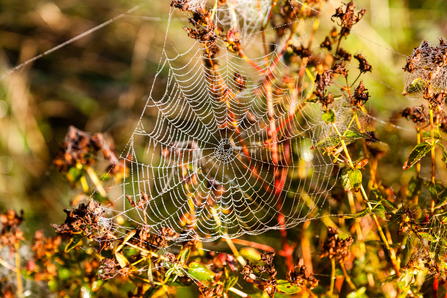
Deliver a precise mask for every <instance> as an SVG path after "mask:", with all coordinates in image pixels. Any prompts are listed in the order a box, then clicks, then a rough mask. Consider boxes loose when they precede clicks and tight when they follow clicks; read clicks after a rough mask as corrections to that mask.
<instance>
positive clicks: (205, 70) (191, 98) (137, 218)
mask: <svg viewBox="0 0 447 298" xmlns="http://www.w3.org/2000/svg"><path fill="white" fill-rule="evenodd" d="M193 2H194V3H195V4H197V7H198V8H199V7H200V5H201V3H202V4H203V1H193ZM232 3H233V4H234V10H233V11H234V12H236V16H237V17H238V18H240V22H239V24H242V25H243V26H242V27H243V28H245V29H244V30H245V31H243V32H242V34H241V42H242V43H243V44H244V43H245V44H246V43H248V42H253V38H256V36H257V37H259V34H256V32H255V30H256V29H255V28H259V22H261V21H262V19H260V18H259V17H256V15H257V14H261V15H263V16H266V15H267V14H268V9H269V7H270V5H271V2H270V1H235V0H233V1H232ZM257 3H260V4H261V9H258V8H256V9H254V10H253V6H252V5H253V4H256V5H257ZM225 7H227V6H225ZM249 8H250V9H252V10H250V9H249ZM231 13H233V12H232V11H230V10H228V8H225V9H223V8H219V9H218V10H217V12H216V16H215V17H216V18H217V22H218V23H220V24H223V25H224V26H231V22H232V21H234V15H233V16H231ZM243 14H248V15H250V16H252V19H251V18H247V17H244V15H243ZM257 33H259V32H257ZM244 35H245V36H246V38H245V39H244ZM168 39H169V36H168ZM191 43H192V45H191V47H189V48H188V49H187V50H186V51H184V52H182V53H178V52H177V54H176V55H169V54H168V52H172V51H171V50H170V48H169V46H165V48H164V49H163V54H162V57H161V60H160V64H159V69H158V72H157V74H156V76H155V81H154V83H153V90H152V91H151V95H150V96H149V98H148V100H147V103H146V106H145V109H144V111H143V113H142V115H141V118H140V121H139V123H138V125H137V127H136V129H135V131H134V132H133V134H132V137H131V140H130V141H129V144H128V147H127V149H126V150H125V151H124V152H125V153H124V154H123V155H122V160H123V162H124V163H125V166H126V168H127V170H128V171H127V172H128V173H129V174H128V175H127V176H126V177H125V178H124V182H123V183H122V185H121V187H122V195H120V196H119V197H118V199H117V201H118V200H121V201H122V202H121V203H122V210H121V211H120V212H119V213H118V214H117V216H118V215H120V216H124V217H126V218H127V219H129V220H130V221H132V222H134V223H135V224H137V225H143V224H147V225H149V226H150V227H151V228H152V229H151V231H152V232H153V233H161V231H162V229H163V228H171V229H173V230H174V231H176V232H178V233H183V234H182V237H180V239H181V240H188V239H189V238H191V237H199V238H200V239H201V240H204V241H211V240H214V239H217V238H219V237H239V236H241V235H244V234H259V233H263V232H265V231H267V230H270V229H280V228H290V227H293V226H295V225H297V224H299V223H301V222H303V221H305V220H307V219H310V218H314V217H316V216H318V210H319V209H320V208H321V207H322V206H323V204H324V203H325V200H326V198H327V191H328V190H329V189H330V188H331V187H332V186H333V185H334V182H335V179H336V177H335V176H336V175H334V169H333V163H332V161H331V160H329V159H328V158H327V156H323V155H322V153H321V152H320V150H312V149H311V148H312V146H315V145H316V143H317V142H318V141H319V140H320V138H321V135H322V134H323V133H326V134H327V133H329V132H330V131H329V130H327V128H325V124H324V123H322V120H321V108H320V107H319V106H317V105H313V104H309V103H307V95H308V91H307V90H297V89H296V88H295V89H293V88H292V89H293V90H295V91H291V88H290V85H286V84H285V83H283V81H284V77H286V74H290V73H295V77H292V81H293V83H292V84H293V85H294V86H296V84H298V78H297V75H296V73H298V71H299V69H298V70H296V69H291V68H289V67H288V66H287V65H286V64H284V63H282V61H281V59H279V60H278V59H277V58H278V51H277V50H276V49H273V50H272V52H271V53H269V54H267V55H263V54H260V55H259V56H258V57H251V61H252V63H254V64H256V65H257V66H258V68H257V69H256V68H254V67H253V66H252V65H250V64H249V63H248V62H247V61H246V59H243V58H241V57H239V56H237V55H236V54H235V53H232V52H229V51H228V50H227V48H226V45H225V44H224V42H223V41H221V40H218V42H217V48H218V49H219V51H218V53H217V54H216V55H215V56H214V57H212V59H211V61H209V60H210V59H208V58H204V57H207V52H206V49H204V47H203V45H202V44H201V43H200V42H191ZM185 61H186V62H185ZM274 61H276V62H277V64H276V66H275V67H274V69H273V70H274V71H273V72H271V75H269V76H265V74H266V73H268V72H269V69H270V68H271V67H272V65H273V63H274ZM304 80H308V82H307V85H308V86H310V85H311V84H312V81H311V80H310V79H306V77H303V78H301V81H300V82H299V84H300V85H303V81H304ZM325 129H326V130H325ZM129 199H131V200H133V202H134V203H133V205H131V204H130V200H129ZM279 215H281V216H282V218H283V219H284V220H283V222H282V223H281V224H280V223H279V221H278V217H279Z"/></svg>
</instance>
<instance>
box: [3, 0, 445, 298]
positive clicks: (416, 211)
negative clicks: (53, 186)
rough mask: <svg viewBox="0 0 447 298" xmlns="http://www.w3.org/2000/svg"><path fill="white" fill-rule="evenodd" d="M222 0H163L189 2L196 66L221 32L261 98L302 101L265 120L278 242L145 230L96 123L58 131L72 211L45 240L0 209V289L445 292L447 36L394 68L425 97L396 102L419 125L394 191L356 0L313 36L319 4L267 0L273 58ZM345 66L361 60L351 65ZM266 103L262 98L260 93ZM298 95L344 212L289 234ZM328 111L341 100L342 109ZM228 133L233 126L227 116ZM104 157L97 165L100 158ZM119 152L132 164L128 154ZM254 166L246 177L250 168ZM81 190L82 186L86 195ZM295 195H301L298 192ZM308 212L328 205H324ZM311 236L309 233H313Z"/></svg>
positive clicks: (188, 218)
mask: <svg viewBox="0 0 447 298" xmlns="http://www.w3.org/2000/svg"><path fill="white" fill-rule="evenodd" d="M240 1H242V0H240ZM234 2H237V1H235V0H227V1H216V5H215V6H214V7H213V8H207V7H206V6H205V5H203V1H202V2H201V1H193V0H174V1H172V3H171V6H172V7H174V8H175V9H177V10H179V11H181V12H182V13H184V14H188V16H189V19H188V22H189V25H188V26H185V27H184V30H185V31H186V34H187V35H188V36H189V37H190V38H192V39H194V40H196V41H197V42H198V43H200V44H201V45H202V47H203V48H204V51H203V53H204V54H203V57H202V58H203V59H202V62H203V64H204V66H205V67H206V69H207V71H208V72H207V73H209V74H213V75H214V76H216V77H218V76H219V65H218V64H217V63H216V55H217V54H218V53H219V51H220V50H221V48H220V47H219V46H218V43H219V42H221V43H223V44H224V45H225V47H226V49H227V50H228V51H230V52H231V53H234V55H236V56H238V57H239V58H241V59H243V60H244V61H245V62H246V63H247V64H248V65H250V66H251V67H252V68H253V69H254V70H256V71H258V73H259V74H260V75H261V82H260V85H261V86H263V88H264V90H270V91H271V94H273V93H275V94H280V93H281V92H283V91H281V90H272V89H274V88H273V86H272V84H271V80H273V78H274V79H275V80H279V81H280V82H277V85H280V86H285V88H288V91H287V92H289V93H290V94H294V96H295V97H298V96H303V97H304V100H303V101H301V104H300V105H299V106H296V107H293V109H292V108H291V107H289V108H290V111H289V118H287V119H285V120H284V119H283V121H282V122H280V121H277V119H274V118H273V117H270V119H269V122H268V123H267V124H266V125H265V127H266V131H267V134H268V136H269V138H270V139H269V140H270V141H269V142H270V143H269V144H268V145H269V150H270V155H271V159H272V161H273V163H274V164H275V165H276V166H275V167H273V168H272V171H274V173H273V176H272V177H273V178H272V179H273V181H272V185H273V186H268V185H267V186H266V190H267V191H270V192H272V193H275V198H276V199H277V200H278V202H279V203H278V207H277V209H278V210H277V211H278V217H277V218H276V220H277V222H278V224H279V227H280V229H279V231H273V232H271V234H274V237H277V238H278V241H275V242H277V243H270V242H267V241H259V242H253V241H248V240H245V239H244V238H240V239H238V238H236V239H230V237H223V238H221V240H219V241H218V242H219V243H218V244H219V245H220V244H222V245H220V246H219V249H218V251H219V252H216V251H215V250H217V249H214V247H213V246H212V245H208V246H206V245H205V244H204V243H202V241H201V239H200V237H199V236H197V237H195V238H194V237H192V238H191V237H188V238H187V237H184V236H185V235H189V236H190V235H194V231H191V230H194V229H193V228H190V229H185V230H184V231H176V230H174V229H172V228H171V227H169V226H166V227H163V228H162V229H160V230H157V232H156V233H155V232H154V230H153V227H152V226H151V225H150V224H149V223H148V221H147V219H146V217H144V218H143V220H144V224H137V222H136V221H132V220H130V217H123V216H120V215H118V216H114V214H115V213H114V212H115V210H114V209H113V208H114V205H113V202H112V201H111V200H110V199H109V194H108V193H109V190H110V189H109V188H108V187H107V185H108V183H117V184H119V183H120V182H122V181H123V178H125V177H128V176H129V175H130V173H129V167H128V165H127V164H126V163H125V162H122V161H121V160H120V159H118V158H117V154H116V152H115V151H114V146H113V144H110V142H106V141H105V139H104V138H103V136H102V135H101V134H95V135H93V136H90V135H89V134H88V133H85V132H83V131H80V130H78V129H76V128H74V127H70V129H69V131H68V133H67V136H66V139H65V141H64V143H63V145H62V148H61V151H60V152H59V154H58V155H57V156H56V157H55V159H54V165H55V166H56V168H57V169H58V170H59V171H60V172H61V173H62V174H63V175H64V176H65V177H66V178H67V180H68V181H69V183H70V184H71V186H72V187H73V188H79V189H80V192H81V193H83V194H84V195H82V196H80V197H77V198H76V199H75V200H74V201H73V205H74V208H73V209H72V210H64V211H65V213H66V215H67V218H66V220H65V222H64V223H62V224H54V225H53V227H54V228H55V231H56V233H57V236H55V237H50V238H46V237H45V236H44V234H43V233H42V232H41V231H37V232H36V233H35V234H34V237H31V239H30V241H27V240H26V239H25V234H24V233H23V232H22V231H21V229H20V224H21V223H22V222H23V221H24V215H23V213H20V214H19V213H16V212H14V211H8V212H6V213H3V214H1V216H0V219H1V230H0V266H2V270H1V271H0V280H1V281H2V284H1V285H0V290H1V293H2V295H3V296H4V297H24V296H30V295H31V296H33V295H46V294H48V293H50V292H51V293H53V294H54V295H55V297H81V296H82V297H133V298H143V297H144V298H147V297H181V296H182V294H181V293H182V291H184V290H185V289H187V290H189V291H190V293H193V294H192V295H196V296H200V297H204V298H211V297H285V296H287V295H289V296H293V297H425V296H427V295H428V296H432V297H440V296H441V294H442V295H445V292H446V291H445V289H444V285H445V283H446V281H447V272H446V270H447V264H446V257H447V240H446V239H447V238H446V237H447V230H446V229H445V222H446V220H447V190H446V188H445V186H444V184H443V182H442V181H440V180H439V179H437V168H438V167H445V164H446V163H447V149H446V148H445V145H446V143H447V139H446V138H445V132H446V131H447V115H446V114H445V111H444V102H445V97H446V96H447V84H446V83H445V82H446V78H447V72H446V70H447V44H446V41H445V40H444V39H442V38H441V39H440V41H439V45H432V44H430V43H429V42H426V41H424V42H423V43H422V44H421V45H420V46H419V47H418V48H416V49H415V50H414V52H413V54H412V55H411V56H410V57H409V58H408V61H407V64H406V65H405V67H404V68H403V70H404V72H405V73H406V79H405V80H406V83H405V90H404V95H407V96H410V97H415V98H416V97H418V98H420V99H422V100H424V101H425V105H421V106H419V103H418V106H415V107H411V108H407V109H405V110H404V111H402V112H401V115H402V117H404V118H406V119H407V120H409V121H410V122H411V123H412V125H413V126H414V128H415V132H416V140H415V143H416V145H415V147H414V148H413V150H412V151H411V152H410V154H409V156H408V158H407V160H406V161H405V163H404V165H403V169H404V170H409V169H410V168H412V169H413V168H414V169H415V172H414V175H412V178H411V180H410V181H409V182H408V183H407V184H405V185H403V187H402V189H403V191H402V192H400V193H395V192H394V191H393V189H391V188H390V187H387V186H386V185H382V183H381V178H380V176H379V167H380V159H381V158H382V157H383V156H384V155H385V154H386V147H385V146H382V145H383V143H381V142H380V141H379V138H378V136H377V133H376V132H375V129H374V127H372V125H370V124H368V123H366V121H365V117H364V116H365V115H368V111H367V109H366V108H365V104H366V103H367V102H368V101H369V100H373V99H374V94H370V92H369V91H368V89H367V86H365V83H364V81H363V80H362V76H364V75H365V74H367V73H370V72H372V71H373V67H372V66H371V65H370V64H369V62H368V60H367V59H366V57H365V55H364V54H363V53H349V52H348V51H347V50H346V49H344V48H343V47H342V46H343V40H344V39H346V38H348V37H349V36H350V34H351V31H352V29H353V27H354V26H355V25H356V24H357V23H358V22H360V21H361V20H362V18H363V16H364V15H365V14H366V13H367V12H366V10H365V9H362V8H359V7H357V6H356V4H355V2H354V1H350V2H348V3H346V4H343V5H341V6H340V7H339V8H337V9H336V10H335V12H334V14H333V15H332V16H331V20H332V21H333V22H334V27H333V29H331V30H330V32H327V34H325V36H324V38H323V40H322V41H321V42H317V41H316V40H315V39H316V38H317V36H318V35H317V33H318V24H319V18H321V17H324V15H323V16H322V15H321V14H320V11H321V10H322V8H323V6H324V5H326V3H325V2H326V1H323V0H312V1H311V0H304V1H294V0H290V1H289V0H287V1H272V2H271V5H270V9H269V10H268V11H269V15H268V17H267V19H266V22H265V23H263V24H261V28H259V29H260V30H261V32H262V35H263V36H262V38H263V39H264V45H265V44H267V43H266V41H268V42H271V43H276V44H278V45H281V46H278V48H277V49H276V53H277V59H276V60H274V61H273V62H271V64H268V63H269V62H268V61H267V62H266V64H267V66H266V67H263V66H262V67H261V66H260V65H258V64H256V63H255V62H254V61H253V60H251V59H250V58H249V54H250V53H248V52H247V53H246V52H245V50H244V46H243V42H242V41H241V40H240V39H241V36H240V35H241V34H240V32H239V31H238V27H237V24H233V25H231V26H230V27H229V28H222V27H220V25H219V24H218V23H216V22H215V20H216V18H213V16H214V14H215V13H216V9H218V8H221V7H228V9H229V10H230V11H231V9H232V7H233V4H234ZM298 23H303V24H307V23H308V24H311V25H312V28H313V31H312V33H311V36H309V38H308V40H307V41H306V42H303V41H302V40H303V39H299V40H298V39H296V38H295V37H296V34H297V24H298ZM267 28H274V29H275V30H274V32H275V33H274V34H273V36H267V35H266V34H265V29H267ZM269 38H272V40H268V39H269ZM261 47H263V46H262V45H261ZM262 50H265V52H266V55H267V54H268V51H270V49H268V48H267V46H265V48H263V49H262ZM315 53H317V54H315ZM351 57H353V58H354V59H351ZM281 59H282V60H283V61H284V63H285V64H286V65H287V64H289V65H292V64H294V65H298V66H299V67H298V68H295V69H297V70H296V71H294V72H290V73H287V74H284V73H282V74H280V73H278V72H277V64H278V62H279V60H281ZM351 63H353V65H357V66H358V67H357V69H353V68H352V67H349V66H350V65H351ZM231 77H232V78H233V80H234V84H235V86H236V92H234V91H233V90H231V89H230V88H226V87H225V86H224V85H223V84H220V83H219V84H218V83H216V84H211V85H210V86H209V88H210V90H212V94H214V96H215V99H217V100H222V98H227V97H231V98H236V95H237V94H238V93H240V92H244V90H246V89H247V81H248V78H247V77H245V76H244V75H242V74H241V73H239V72H237V71H236V72H234V73H233V74H232V75H231ZM216 81H219V80H216ZM271 94H266V95H265V99H266V101H267V102H268V101H269V100H270V101H271V99H269V98H270V97H269V96H271ZM267 106H268V107H269V109H270V108H271V106H270V105H269V103H268V104H267ZM306 106H316V107H317V110H318V111H319V117H320V118H321V121H320V122H321V123H322V124H321V125H322V127H324V131H325V134H324V136H323V137H322V138H321V139H320V140H319V141H318V142H316V143H315V144H313V146H312V150H316V151H320V152H323V153H324V154H325V155H326V156H327V157H328V158H329V159H330V160H331V161H332V162H333V163H334V173H333V174H334V177H335V176H337V175H338V174H339V176H340V179H338V180H337V181H335V180H334V184H335V186H334V187H333V188H332V189H331V191H330V193H329V194H328V205H330V207H331V208H332V212H333V210H335V212H334V213H338V214H340V216H339V217H338V218H336V217H328V216H322V217H319V218H318V219H315V220H311V221H306V222H305V223H303V224H302V227H301V228H300V233H299V234H298V235H293V236H291V233H290V232H288V231H287V229H285V222H286V219H285V216H284V215H283V214H281V202H282V200H287V198H286V197H283V196H282V195H281V190H282V188H283V187H284V178H283V177H285V176H287V175H289V174H290V173H288V172H287V171H283V170H279V167H278V165H279V164H280V163H281V162H285V163H286V164H287V162H290V158H289V157H288V156H289V155H290V154H293V152H292V150H291V149H287V150H290V151H285V152H282V153H281V152H279V150H278V144H279V143H281V142H285V143H286V146H285V148H289V147H287V138H283V137H284V136H281V135H280V132H281V128H283V127H288V125H289V122H290V121H292V119H294V118H295V117H296V118H299V117H300V112H301V111H302V110H303V109H304V108H305V107H306ZM339 107H343V109H342V110H343V112H342V113H341V112H339V110H340V109H339ZM270 113H271V114H273V111H272V112H271V111H269V115H270ZM229 115H230V116H231V120H233V121H229V124H228V125H235V124H234V123H235V122H237V121H235V120H236V115H235V114H234V113H232V112H231V111H230V112H229ZM246 117H247V119H248V120H247V121H251V122H255V121H256V116H255V115H253V114H250V113H247V115H246ZM233 129H234V130H235V131H238V129H239V127H237V125H236V127H233ZM282 138H283V139H282ZM108 143H109V144H108ZM224 145H225V144H224ZM224 145H222V148H219V150H220V151H219V154H220V155H219V156H221V158H222V159H223V160H225V158H230V156H229V154H230V153H232V152H230V153H229V151H230V148H231V147H228V148H227V147H225V146H224ZM289 145H290V144H289ZM230 146H231V144H230ZM196 149H197V144H196V143H194V142H191V143H188V144H186V149H185V148H182V150H177V151H176V150H175V149H172V150H165V151H163V152H162V153H161V154H162V156H163V157H164V158H166V159H170V158H172V159H175V158H179V155H181V154H184V152H189V151H191V152H192V151H194V150H196ZM245 149H246V148H245ZM247 152H248V150H247ZM246 154H247V155H248V156H249V153H246ZM425 155H430V157H431V167H430V173H431V174H430V179H429V180H428V181H427V180H426V179H423V178H422V177H421V168H422V167H423V166H424V167H425V166H426V164H425V163H421V160H422V158H423V157H424V156H425ZM101 158H102V160H103V163H105V166H103V165H102V164H98V160H100V159H101ZM282 159H284V161H283V160H282ZM126 160H127V161H128V162H129V163H131V162H132V158H131V157H128V158H126ZM225 161H226V160H225ZM179 167H181V165H179ZM183 167H184V168H180V169H179V171H180V172H181V171H183V172H185V173H186V172H187V171H188V169H186V168H185V166H184V165H183ZM251 170H252V171H253V172H254V173H256V170H257V169H256V168H253V169H251ZM410 171H411V170H410ZM365 173H366V175H365ZM186 176H187V175H185V177H186ZM255 176H256V175H255ZM87 178H89V179H87ZM183 183H184V185H183V186H184V187H185V189H187V190H188V189H189V188H190V186H191V185H192V184H194V183H195V181H194V178H188V179H186V178H185V179H183ZM209 184H210V185H208V186H207V187H209V188H211V189H213V192H214V193H215V195H216V197H219V196H222V194H223V193H224V186H223V185H221V184H219V183H218V182H217V181H216V182H214V180H210V183H209ZM278 189H279V191H278ZM93 190H95V192H94V194H93V196H91V197H88V195H89V194H91V193H92V191H93ZM191 196H193V195H192V194H191ZM306 196H308V197H309V199H308V200H310V201H311V200H312V197H311V196H310V195H308V194H306V193H305V192H303V197H306ZM124 197H125V198H126V199H127V201H126V202H127V203H128V204H130V206H131V207H132V208H133V209H134V210H137V211H141V212H142V213H141V214H145V215H146V213H145V212H151V210H149V209H150V208H148V204H149V202H151V200H152V199H153V198H151V197H150V196H149V195H148V194H146V193H145V192H142V193H141V194H140V195H139V196H138V200H136V199H135V197H132V196H130V195H128V194H124ZM427 197H429V199H428V201H427V200H426V198H427ZM126 202H125V203H126ZM212 204H213V202H210V205H212ZM427 206H428V207H427ZM211 210H214V209H211ZM316 211H318V210H316ZM316 211H315V212H313V213H312V215H313V216H316ZM320 214H323V215H328V214H329V211H328V210H326V211H322V212H320ZM213 215H215V214H213ZM182 220H184V221H185V222H193V220H194V214H192V213H191V214H190V213H188V214H184V215H183V216H182ZM216 221H217V220H216ZM313 233H315V235H317V234H318V235H321V239H318V238H316V237H314V236H315V235H312V234H313ZM222 235H224V236H225V232H223V233H222ZM227 236H228V235H227ZM184 239H188V241H184ZM265 243H269V244H268V245H267V244H265ZM10 260H14V261H13V262H10ZM328 260H329V261H328ZM11 264H13V265H11ZM338 268H340V269H341V270H339V269H338ZM5 272H6V273H5ZM43 282H44V283H45V285H44V286H42V283H43ZM428 296H427V297H428Z"/></svg>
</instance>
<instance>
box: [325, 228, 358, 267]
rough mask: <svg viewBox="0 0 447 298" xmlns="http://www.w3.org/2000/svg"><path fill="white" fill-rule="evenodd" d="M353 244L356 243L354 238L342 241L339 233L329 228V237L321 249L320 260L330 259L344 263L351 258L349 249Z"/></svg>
mask: <svg viewBox="0 0 447 298" xmlns="http://www.w3.org/2000/svg"><path fill="white" fill-rule="evenodd" d="M352 243H354V239H353V238H352V237H348V238H346V239H340V238H339V236H338V232H337V231H336V230H335V229H334V228H332V227H329V228H328V237H327V239H326V241H324V243H323V246H322V248H321V254H320V258H324V257H329V259H335V260H336V261H339V262H340V263H344V262H346V261H348V260H349V257H350V256H351V252H350V250H349V248H350V246H351V245H352Z"/></svg>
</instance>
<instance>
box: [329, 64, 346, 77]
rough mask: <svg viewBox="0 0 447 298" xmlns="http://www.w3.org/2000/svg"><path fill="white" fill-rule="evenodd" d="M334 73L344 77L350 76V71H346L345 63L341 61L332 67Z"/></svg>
mask: <svg viewBox="0 0 447 298" xmlns="http://www.w3.org/2000/svg"><path fill="white" fill-rule="evenodd" d="M332 71H333V72H334V73H336V74H339V75H341V76H343V77H346V76H347V75H348V71H347V69H346V65H345V61H341V62H339V63H335V64H334V66H333V67H332Z"/></svg>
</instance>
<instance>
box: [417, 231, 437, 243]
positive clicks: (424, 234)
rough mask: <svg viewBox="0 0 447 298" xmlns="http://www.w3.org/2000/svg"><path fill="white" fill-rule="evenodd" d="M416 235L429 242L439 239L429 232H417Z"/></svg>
mask: <svg viewBox="0 0 447 298" xmlns="http://www.w3.org/2000/svg"><path fill="white" fill-rule="evenodd" d="M418 235H419V236H421V237H422V238H424V239H426V240H428V241H430V242H438V241H439V238H437V237H435V236H433V235H430V234H429V233H425V232H419V233H418Z"/></svg>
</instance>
